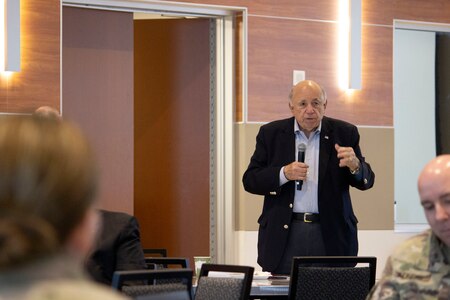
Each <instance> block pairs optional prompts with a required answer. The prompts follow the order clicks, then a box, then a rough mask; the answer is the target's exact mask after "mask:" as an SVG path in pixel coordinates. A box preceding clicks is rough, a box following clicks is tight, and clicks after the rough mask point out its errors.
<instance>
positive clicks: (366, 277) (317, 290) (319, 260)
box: [289, 256, 377, 300]
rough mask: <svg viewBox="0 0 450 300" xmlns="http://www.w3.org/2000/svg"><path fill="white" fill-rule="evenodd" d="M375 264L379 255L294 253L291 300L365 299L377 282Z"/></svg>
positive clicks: (290, 287) (290, 285) (290, 288)
mask: <svg viewBox="0 0 450 300" xmlns="http://www.w3.org/2000/svg"><path fill="white" fill-rule="evenodd" d="M358 264H359V265H358ZM361 264H365V265H366V266H361ZM367 265H368V266H367ZM376 266H377V259H376V257H365V256H364V257H363V256H305V257H303V256H302V257H294V258H293V261H292V270H291V280H290V284H289V300H293V299H330V300H332V299H339V300H341V299H355V300H357V299H365V298H366V296H367V294H368V293H369V291H370V289H371V288H372V286H373V285H374V284H375V274H376Z"/></svg>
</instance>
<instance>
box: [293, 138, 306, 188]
mask: <svg viewBox="0 0 450 300" xmlns="http://www.w3.org/2000/svg"><path fill="white" fill-rule="evenodd" d="M305 151H306V145H305V144H303V143H301V144H300V145H298V148H297V161H298V162H301V163H304V162H305ZM295 185H296V186H297V190H298V191H301V190H302V186H303V180H297V181H296V182H295Z"/></svg>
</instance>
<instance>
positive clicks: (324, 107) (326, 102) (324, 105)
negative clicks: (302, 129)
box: [323, 100, 328, 109]
mask: <svg viewBox="0 0 450 300" xmlns="http://www.w3.org/2000/svg"><path fill="white" fill-rule="evenodd" d="M327 104H328V100H327V101H325V103H324V104H323V109H326V108H327Z"/></svg>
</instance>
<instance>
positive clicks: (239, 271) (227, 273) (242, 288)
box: [194, 264, 254, 300]
mask: <svg viewBox="0 0 450 300" xmlns="http://www.w3.org/2000/svg"><path fill="white" fill-rule="evenodd" d="M212 272H214V276H212V275H213V274H212ZM253 272H254V268H253V267H248V266H235V265H218V264H203V265H202V267H201V269H200V275H199V278H198V280H197V289H196V292H195V296H194V299H195V300H221V299H223V300H244V299H248V298H249V296H250V290H251V287H252V280H253ZM220 273H223V275H220Z"/></svg>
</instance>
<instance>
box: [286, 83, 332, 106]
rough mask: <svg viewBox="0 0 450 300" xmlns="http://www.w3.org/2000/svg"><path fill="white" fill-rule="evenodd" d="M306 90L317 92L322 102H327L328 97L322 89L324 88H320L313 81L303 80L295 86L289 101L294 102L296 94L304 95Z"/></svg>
mask: <svg viewBox="0 0 450 300" xmlns="http://www.w3.org/2000/svg"><path fill="white" fill-rule="evenodd" d="M306 90H312V91H315V92H316V93H318V94H319V95H320V98H321V100H322V101H323V102H326V100H327V95H326V93H325V90H324V89H323V88H322V86H320V85H319V84H318V83H317V82H315V81H313V80H303V81H300V82H298V83H297V84H296V85H294V86H293V87H292V89H291V92H290V94H289V100H291V101H292V98H294V97H295V95H296V94H298V93H302V92H303V91H306Z"/></svg>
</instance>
